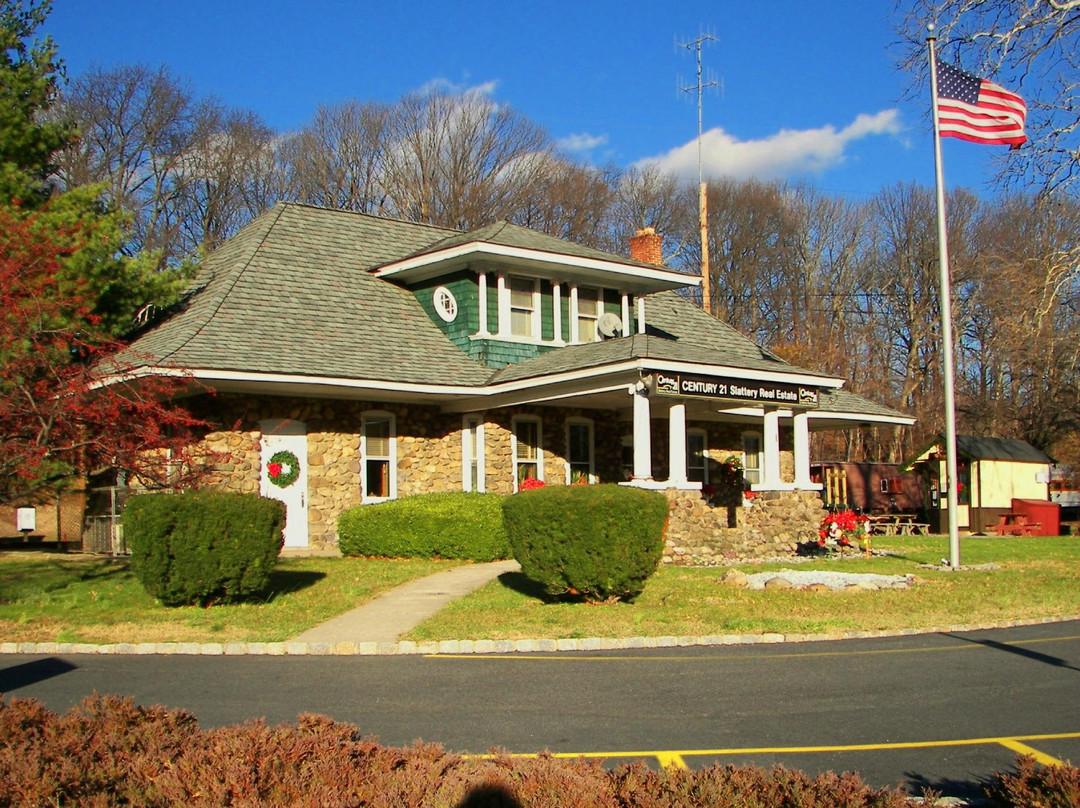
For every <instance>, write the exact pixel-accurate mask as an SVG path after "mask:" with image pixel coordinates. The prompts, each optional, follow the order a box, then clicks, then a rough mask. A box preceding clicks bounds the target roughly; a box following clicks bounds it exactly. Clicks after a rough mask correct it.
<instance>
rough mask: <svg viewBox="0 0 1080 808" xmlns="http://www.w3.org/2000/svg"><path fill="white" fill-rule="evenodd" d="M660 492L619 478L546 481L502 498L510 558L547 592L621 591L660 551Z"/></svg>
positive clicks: (590, 596)
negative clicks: (611, 481)
mask: <svg viewBox="0 0 1080 808" xmlns="http://www.w3.org/2000/svg"><path fill="white" fill-rule="evenodd" d="M667 515H668V502H667V498H666V497H665V496H664V495H663V494H660V493H657V492H656V491H645V490H642V489H640V488H631V487H628V486H621V485H584V486H581V485H571V486H559V487H554V486H549V487H547V488H538V489H535V490H533V491H523V492H520V493H518V494H515V495H514V496H512V497H508V498H507V499H506V501H505V502H504V503H503V517H504V520H505V522H506V532H507V536H508V537H509V540H510V547H511V549H512V550H513V553H514V558H515V559H517V561H518V563H519V564H521V569H522V572H524V573H525V575H526V576H527V577H529V578H530V579H532V580H533V581H536V582H537V583H539V584H541V585H542V586H543V587H544V588H545V590H546V591H547V592H548V593H549V594H552V595H561V594H572V595H581V596H583V597H585V599H586V600H607V599H610V598H616V599H617V598H629V597H633V596H634V595H637V594H639V593H640V592H641V590H642V589H643V588H644V586H645V580H646V579H647V578H648V577H649V576H650V575H652V574H653V573H654V572H655V571H656V568H657V566H659V564H660V558H661V556H662V555H663V551H664V524H665V522H666V521H667Z"/></svg>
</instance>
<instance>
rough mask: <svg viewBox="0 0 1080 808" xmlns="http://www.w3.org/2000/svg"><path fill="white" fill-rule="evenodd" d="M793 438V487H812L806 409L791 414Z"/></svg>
mask: <svg viewBox="0 0 1080 808" xmlns="http://www.w3.org/2000/svg"><path fill="white" fill-rule="evenodd" d="M791 420H792V427H793V430H794V433H795V434H794V439H795V447H794V448H795V487H796V488H800V489H803V490H805V489H808V488H811V487H813V483H812V482H811V481H810V415H809V413H807V412H806V411H803V412H797V413H795V414H794V415H793V416H792V419H791Z"/></svg>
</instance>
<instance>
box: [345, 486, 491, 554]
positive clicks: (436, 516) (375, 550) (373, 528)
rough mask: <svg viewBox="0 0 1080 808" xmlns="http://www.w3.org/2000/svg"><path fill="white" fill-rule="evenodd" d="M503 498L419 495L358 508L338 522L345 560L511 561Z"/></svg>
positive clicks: (348, 511) (458, 494)
mask: <svg viewBox="0 0 1080 808" xmlns="http://www.w3.org/2000/svg"><path fill="white" fill-rule="evenodd" d="M503 499H504V497H503V496H502V495H500V494H466V493H464V492H462V493H445V494H420V495H418V496H415V497H406V498H405V499H397V500H393V501H392V502H381V503H379V504H378V505H360V506H358V507H356V508H350V509H349V510H347V511H345V512H344V513H343V514H342V515H341V518H340V519H338V546H339V547H340V548H341V553H342V555H349V556H382V557H386V558H461V559H469V560H472V561H494V560H495V559H499V558H508V557H509V555H510V546H509V544H508V543H507V541H506V530H505V528H504V527H503V514H502V501H503Z"/></svg>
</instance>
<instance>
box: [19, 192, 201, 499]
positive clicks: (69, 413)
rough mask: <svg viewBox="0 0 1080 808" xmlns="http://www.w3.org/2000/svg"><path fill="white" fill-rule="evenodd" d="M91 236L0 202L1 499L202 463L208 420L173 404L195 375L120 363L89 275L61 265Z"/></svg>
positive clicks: (190, 470)
mask: <svg viewBox="0 0 1080 808" xmlns="http://www.w3.org/2000/svg"><path fill="white" fill-rule="evenodd" d="M94 237H95V234H94V232H93V231H92V229H91V228H87V229H86V230H83V231H64V232H58V231H57V229H56V227H55V224H53V223H50V222H49V221H48V220H47V218H45V217H43V216H41V215H39V214H37V213H31V214H29V215H27V214H26V213H25V212H22V211H19V210H18V209H13V208H8V207H2V206H0V504H11V503H16V502H17V501H19V500H23V499H26V498H29V497H32V496H33V495H34V494H35V493H38V492H40V491H42V490H46V489H53V490H55V488H56V487H57V486H58V485H61V484H63V482H64V481H65V480H69V479H71V478H72V477H74V476H76V475H85V474H90V473H94V472H98V471H101V470H104V469H109V468H116V469H124V470H126V471H128V472H129V474H131V475H134V476H135V477H136V478H137V479H139V480H141V481H143V482H145V483H147V484H149V485H162V484H169V483H171V484H184V483H187V482H190V478H191V476H192V475H197V474H198V473H199V471H200V469H201V467H202V465H203V463H202V462H199V461H200V458H196V457H194V456H193V454H192V447H193V446H195V445H196V444H195V442H194V436H195V434H196V433H197V431H198V430H199V429H201V428H202V427H204V426H205V424H204V423H203V422H202V421H200V420H198V419H196V418H194V417H193V416H192V415H190V414H189V413H188V412H186V411H185V410H183V409H182V408H180V407H177V406H175V405H173V404H172V403H170V401H171V399H173V398H174V396H175V394H176V393H177V392H179V390H180V388H181V387H182V386H184V385H186V384H188V383H189V381H190V380H187V379H184V378H177V377H172V378H162V377H155V376H151V377H143V378H136V377H135V375H134V374H133V373H132V368H131V367H130V366H123V365H119V364H117V363H116V361H115V358H114V357H115V354H116V352H117V350H118V349H119V348H120V347H121V345H120V344H119V343H118V342H116V341H115V340H113V339H111V338H109V337H108V336H107V334H106V332H105V331H104V329H102V328H101V327H100V324H99V318H98V317H96V316H95V315H94V314H93V308H94V302H95V297H94V295H93V294H91V292H90V289H89V287H88V284H87V283H86V282H84V281H81V280H78V279H71V278H70V274H67V275H65V273H63V272H62V271H61V270H62V265H63V262H64V260H65V259H66V258H67V257H68V256H70V255H72V254H73V253H75V252H76V251H77V250H78V249H79V248H80V246H82V245H84V244H86V243H87V242H88V241H89V240H91V239H93V238H94ZM105 368H107V369H108V370H107V372H106V371H105ZM202 459H203V460H204V459H205V458H202Z"/></svg>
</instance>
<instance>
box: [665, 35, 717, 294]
mask: <svg viewBox="0 0 1080 808" xmlns="http://www.w3.org/2000/svg"><path fill="white" fill-rule="evenodd" d="M715 41H716V37H714V36H712V35H711V34H706V33H701V34H699V35H698V38H697V39H695V40H693V41H692V42H676V43H675V44H676V45H677V46H678V47H680V48H686V49H687V50H693V51H695V52H696V55H697V84H693V85H691V86H689V87H679V89H680V90H682V91H683V92H684V93H692V92H696V93H697V174H698V189H699V195H698V223H699V225H700V227H701V305H702V308H704V309H705V311H706V312H707V313H708V314H712V291H711V289H710V283H709V280H710V279H709V203H708V198H707V195H706V191H707V187H706V183H705V179H704V176H703V175H702V172H701V108H702V103H701V99H702V94H703V93H704V91H705V90H706V89H707V88H709V87H718V86H720V85H719V83H718V82H717V81H716V79H715V78H712V77H711V76H710V77H709V78H708V80H707V81H706V80H703V78H702V75H701V48H702V45H704V44H705V43H706V42H715Z"/></svg>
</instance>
